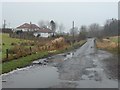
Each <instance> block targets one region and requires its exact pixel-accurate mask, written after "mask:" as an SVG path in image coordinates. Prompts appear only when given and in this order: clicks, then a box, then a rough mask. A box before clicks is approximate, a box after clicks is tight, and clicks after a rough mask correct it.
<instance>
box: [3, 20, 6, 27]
mask: <svg viewBox="0 0 120 90" xmlns="http://www.w3.org/2000/svg"><path fill="white" fill-rule="evenodd" d="M5 28H6V20H4V22H3V29H5Z"/></svg>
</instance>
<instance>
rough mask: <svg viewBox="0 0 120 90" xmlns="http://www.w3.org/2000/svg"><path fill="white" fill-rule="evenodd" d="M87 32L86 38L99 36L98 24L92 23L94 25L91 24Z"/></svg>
mask: <svg viewBox="0 0 120 90" xmlns="http://www.w3.org/2000/svg"><path fill="white" fill-rule="evenodd" d="M88 30H89V31H88V32H89V33H88V36H90V37H97V36H99V32H100V30H101V28H100V26H99V24H97V23H94V24H91V25H90V26H89V29H88Z"/></svg>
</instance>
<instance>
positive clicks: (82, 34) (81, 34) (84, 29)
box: [79, 25, 87, 39]
mask: <svg viewBox="0 0 120 90" xmlns="http://www.w3.org/2000/svg"><path fill="white" fill-rule="evenodd" d="M86 37H87V27H86V26H85V25H82V26H81V28H80V32H79V39H85V38H86Z"/></svg>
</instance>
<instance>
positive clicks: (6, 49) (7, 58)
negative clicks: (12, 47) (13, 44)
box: [6, 49, 8, 60]
mask: <svg viewBox="0 0 120 90" xmlns="http://www.w3.org/2000/svg"><path fill="white" fill-rule="evenodd" d="M6 58H7V60H8V49H6Z"/></svg>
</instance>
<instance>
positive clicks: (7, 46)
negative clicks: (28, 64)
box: [0, 33, 30, 58]
mask: <svg viewBox="0 0 120 90" xmlns="http://www.w3.org/2000/svg"><path fill="white" fill-rule="evenodd" d="M0 37H2V41H1V46H2V58H4V57H5V56H6V49H10V48H12V47H13V45H11V43H16V44H20V43H22V42H28V41H30V40H24V39H17V38H11V37H9V34H5V33H2V34H1V33H0ZM3 43H4V45H3ZM26 47H30V46H26Z"/></svg>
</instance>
